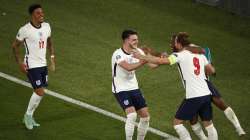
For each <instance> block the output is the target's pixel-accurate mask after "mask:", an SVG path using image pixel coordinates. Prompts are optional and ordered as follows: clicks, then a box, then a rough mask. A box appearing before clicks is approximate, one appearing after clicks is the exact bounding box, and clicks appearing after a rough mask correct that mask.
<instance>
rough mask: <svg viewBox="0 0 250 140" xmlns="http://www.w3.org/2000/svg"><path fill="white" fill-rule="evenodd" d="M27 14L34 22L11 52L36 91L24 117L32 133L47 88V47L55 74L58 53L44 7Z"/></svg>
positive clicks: (33, 7) (22, 30) (22, 31)
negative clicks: (21, 55)
mask: <svg viewBox="0 0 250 140" xmlns="http://www.w3.org/2000/svg"><path fill="white" fill-rule="evenodd" d="M28 12H29V14H30V16H31V20H30V22H28V23H27V24H25V25H24V26H22V27H21V28H20V29H19V31H18V33H17V36H16V39H15V41H14V42H13V44H12V49H13V53H14V55H15V58H16V61H17V63H18V65H19V67H20V70H21V71H22V72H23V73H25V74H26V75H27V77H28V79H29V81H30V83H31V85H32V87H33V89H34V91H33V94H32V96H31V98H30V101H29V104H28V108H27V111H26V113H25V114H24V118H23V122H24V124H25V126H26V128H27V129H29V130H31V129H33V127H34V126H35V127H37V126H40V124H38V123H36V121H35V120H34V117H33V113H34V111H35V110H36V108H37V107H38V105H39V103H40V101H41V99H42V98H43V95H44V88H45V87H47V85H48V70H47V61H46V49H47V48H48V49H49V52H50V61H51V63H50V64H51V66H50V68H51V70H52V71H55V54H54V48H53V46H52V41H51V29H50V25H49V24H48V23H46V22H44V13H43V10H42V7H41V5H39V4H33V5H31V6H30V7H29V9H28ZM21 44H24V47H25V50H26V54H25V57H24V61H22V60H21V57H20V51H19V47H20V46H21Z"/></svg>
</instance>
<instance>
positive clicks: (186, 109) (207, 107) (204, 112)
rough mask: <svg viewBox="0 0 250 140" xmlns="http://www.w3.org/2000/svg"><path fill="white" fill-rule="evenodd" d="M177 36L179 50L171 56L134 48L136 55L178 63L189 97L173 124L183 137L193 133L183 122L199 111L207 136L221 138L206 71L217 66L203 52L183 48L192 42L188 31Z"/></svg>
mask: <svg viewBox="0 0 250 140" xmlns="http://www.w3.org/2000/svg"><path fill="white" fill-rule="evenodd" d="M174 40H175V44H174V50H175V51H176V53H173V54H171V55H170V56H169V57H163V58H159V57H154V56H143V55H141V54H140V53H138V51H135V52H134V56H135V57H136V58H138V59H140V60H145V61H147V62H149V63H154V64H168V65H173V64H175V63H177V64H178V66H179V71H180V74H181V77H182V82H183V85H184V87H185V90H186V97H185V99H184V100H183V102H182V103H181V105H180V107H179V109H178V111H177V112H176V115H175V119H174V128H175V130H176V132H177V133H178V135H179V136H180V139H181V140H191V136H190V134H189V132H188V131H187V129H186V128H185V127H184V126H183V122H184V121H186V120H192V119H193V117H195V116H196V115H199V116H200V118H201V119H202V121H203V124H204V127H205V128H206V130H207V132H208V139H209V140H218V135H217V131H216V129H215V127H214V125H213V122H212V107H211V96H210V94H211V93H210V91H209V87H208V85H207V82H206V80H207V78H206V74H205V71H206V73H207V74H213V73H214V72H215V70H214V68H213V66H212V65H211V64H209V63H208V61H207V59H206V57H205V56H204V55H201V54H194V53H191V52H190V51H187V50H185V49H184V47H186V46H189V45H190V41H189V40H188V34H187V33H184V32H180V33H178V34H177V36H176V37H175V39H174Z"/></svg>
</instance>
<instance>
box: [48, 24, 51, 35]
mask: <svg viewBox="0 0 250 140" xmlns="http://www.w3.org/2000/svg"><path fill="white" fill-rule="evenodd" d="M48 26H49V35H48V36H49V37H51V27H50V24H48Z"/></svg>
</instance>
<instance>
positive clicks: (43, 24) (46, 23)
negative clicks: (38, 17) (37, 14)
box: [42, 22, 50, 28]
mask: <svg viewBox="0 0 250 140" xmlns="http://www.w3.org/2000/svg"><path fill="white" fill-rule="evenodd" d="M42 26H43V27H45V28H50V24H49V23H48V22H43V23H42Z"/></svg>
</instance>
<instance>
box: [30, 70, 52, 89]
mask: <svg viewBox="0 0 250 140" xmlns="http://www.w3.org/2000/svg"><path fill="white" fill-rule="evenodd" d="M27 77H28V78H29V81H30V83H31V85H32V87H33V89H37V88H41V87H47V86H48V69H47V67H46V66H45V67H39V68H32V69H28V73H27Z"/></svg>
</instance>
